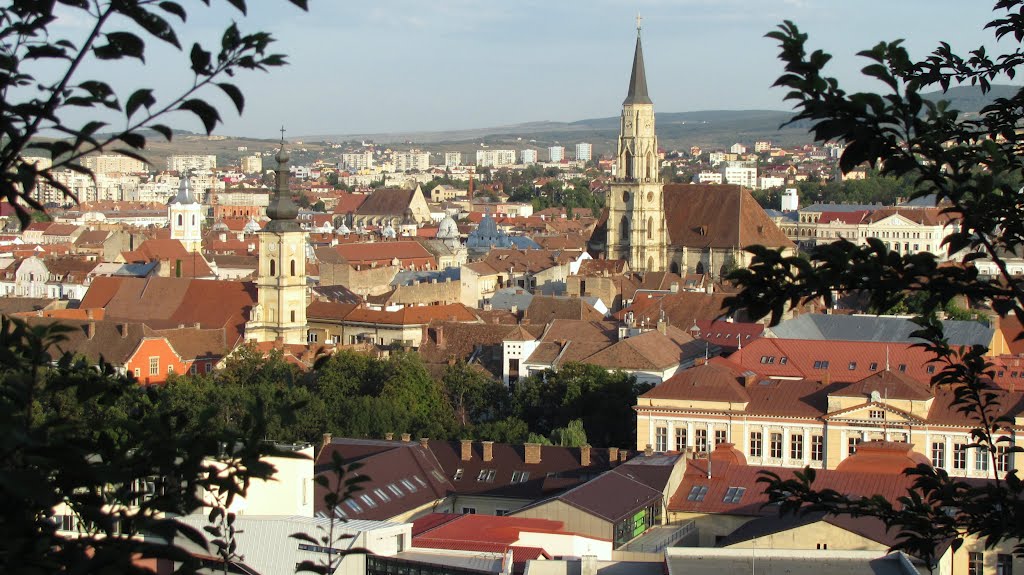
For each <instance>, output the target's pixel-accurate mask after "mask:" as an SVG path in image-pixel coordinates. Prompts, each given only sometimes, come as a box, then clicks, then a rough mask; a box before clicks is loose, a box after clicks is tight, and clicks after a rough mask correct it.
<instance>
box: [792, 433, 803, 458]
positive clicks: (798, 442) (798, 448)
mask: <svg viewBox="0 0 1024 575" xmlns="http://www.w3.org/2000/svg"><path fill="white" fill-rule="evenodd" d="M789 458H790V459H803V458H804V436H803V435H796V434H794V435H790V436H789Z"/></svg>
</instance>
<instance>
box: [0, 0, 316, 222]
mask: <svg viewBox="0 0 1024 575" xmlns="http://www.w3.org/2000/svg"><path fill="white" fill-rule="evenodd" d="M289 1H290V2H291V3H292V4H295V5H296V6H300V7H302V8H303V9H304V8H305V7H306V0H289ZM205 3H206V4H209V2H208V1H207V2H205ZM228 3H229V4H231V5H233V6H235V7H236V8H237V9H238V10H239V11H241V12H242V13H243V14H244V13H245V9H246V5H245V0H229V1H228ZM57 4H58V3H57V2H56V0H13V1H12V2H10V3H8V4H6V5H5V6H3V7H0V38H2V48H0V54H2V56H0V68H2V69H3V74H0V94H2V98H3V99H2V102H3V105H2V106H0V134H2V136H3V137H2V138H0V174H2V176H0V195H2V196H3V197H5V198H7V200H8V201H9V202H10V203H11V204H12V206H14V208H15V210H16V211H17V213H18V217H19V218H20V219H21V222H22V225H23V226H24V225H27V223H28V221H29V218H30V213H31V212H32V210H40V211H42V210H43V206H42V205H41V204H40V203H39V201H38V200H36V199H35V194H34V191H35V188H36V186H37V184H38V183H40V182H42V183H45V184H48V185H50V186H53V187H54V188H56V189H58V190H60V191H61V192H63V193H64V194H65V195H67V196H69V197H72V198H73V197H74V196H73V194H72V193H71V191H70V190H69V189H68V188H67V187H66V186H64V184H62V183H61V182H60V181H59V180H58V179H57V178H56V177H55V175H54V172H55V171H56V170H59V169H64V168H67V169H70V170H74V171H76V172H80V173H84V174H89V175H91V173H90V172H89V170H87V169H86V168H84V167H82V166H81V164H80V160H81V159H82V158H83V157H84V156H86V155H87V154H91V153H94V152H100V151H114V152H117V153H120V154H124V155H126V156H130V157H133V158H136V159H140V160H142V161H146V158H145V157H143V156H142V155H141V154H140V152H141V151H142V150H143V149H144V148H145V147H146V139H147V136H148V135H149V134H150V132H156V133H158V134H160V135H161V136H163V137H164V138H165V139H167V140H170V139H171V135H172V132H171V128H170V127H169V126H167V125H166V124H163V123H161V122H163V121H165V120H166V119H167V118H168V117H169V116H171V115H173V114H175V113H177V112H186V113H190V114H193V115H195V116H196V117H198V118H199V120H200V121H202V123H203V126H204V128H205V129H206V132H207V133H210V132H212V131H213V129H214V128H215V127H216V126H217V124H218V123H220V121H221V120H220V112H219V111H218V110H217V108H216V107H214V106H213V105H211V104H210V103H209V102H208V101H207V100H206V99H205V98H206V97H207V94H209V93H210V90H213V89H219V90H220V91H221V92H222V93H223V94H224V95H225V96H227V97H228V99H230V100H231V102H232V104H233V105H234V107H235V108H236V109H237V110H238V112H241V111H242V109H243V108H244V106H245V97H244V96H243V95H242V92H241V90H239V89H238V87H237V86H236V85H235V84H234V83H232V82H231V81H230V78H231V77H233V76H234V75H235V74H236V73H238V72H241V71H243V70H266V69H268V68H272V67H275V66H280V65H282V64H284V63H285V59H284V56H282V55H280V54H269V53H267V50H268V49H269V47H270V45H271V43H272V42H273V39H272V38H271V36H270V34H267V33H266V32H254V33H251V34H243V33H242V32H241V31H240V30H239V28H238V26H237V25H235V24H231V25H230V26H229V27H228V28H227V29H226V30H224V33H223V34H222V35H221V38H220V41H219V42H218V43H217V45H216V47H212V48H207V47H204V46H203V45H202V44H200V43H194V44H193V45H192V46H191V48H190V50H189V53H188V57H187V59H186V65H187V67H188V69H189V70H190V71H191V73H192V77H193V79H192V82H191V84H190V85H188V86H186V87H185V88H184V89H182V90H181V91H180V92H178V93H177V94H171V95H163V94H157V93H156V91H154V90H153V89H150V88H139V89H137V90H135V91H133V92H131V93H130V94H127V93H123V94H118V92H117V90H116V89H115V88H114V87H113V86H111V84H110V83H108V81H107V79H106V78H104V77H102V75H103V74H106V75H107V77H108V78H111V77H116V76H117V72H116V70H118V67H117V65H116V64H117V62H118V61H121V60H126V59H137V60H139V61H140V62H145V60H146V40H157V41H159V42H162V43H164V44H167V45H169V46H173V47H174V48H176V49H177V50H179V51H183V47H182V45H181V42H180V41H179V39H178V33H177V28H176V27H177V26H181V25H183V24H184V23H185V21H186V18H187V17H188V15H189V12H190V11H191V12H192V13H193V15H195V13H196V9H195V8H188V9H186V8H185V7H184V6H183V5H182V4H179V3H178V2H153V1H150V0H116V1H115V0H97V1H95V2H83V1H69V0H62V1H61V2H59V4H60V6H61V10H63V11H65V16H66V17H68V18H70V19H73V20H76V21H81V22H82V23H84V25H85V26H86V27H87V30H88V32H87V34H86V35H85V37H84V39H81V40H80V39H78V38H73V37H62V36H61V35H60V31H59V29H58V28H56V27H54V26H53V23H54V22H55V21H56V19H57V17H56V15H55V7H56V5H57ZM176 20H180V22H175V21H176ZM86 61H101V62H107V63H108V65H105V66H103V67H100V68H98V69H99V70H101V72H99V73H98V74H100V75H99V76H93V77H86V78H83V77H82V76H83V66H82V64H83V63H84V62H86ZM51 78H52V80H51ZM74 108H92V109H95V110H96V112H97V113H96V116H99V115H100V113H101V111H102V110H104V109H106V110H109V111H112V112H111V113H113V112H118V113H123V115H124V119H123V124H122V126H123V127H118V128H116V129H113V131H108V132H104V131H103V130H104V129H107V128H108V123H107V122H103V121H100V120H96V119H90V120H89V121H87V122H85V123H84V124H82V125H80V126H75V125H72V124H71V123H70V122H69V121H67V120H65V118H67V114H68V113H69V111H70V110H72V109H74ZM45 133H57V134H61V135H63V136H66V137H67V139H47V140H43V139H40V135H41V134H45ZM31 150H41V151H43V152H45V153H48V154H49V155H50V157H51V158H52V159H53V162H52V165H49V166H46V165H37V164H36V163H35V162H33V161H30V160H27V159H26V155H27V154H28V153H29V152H30V151H31ZM36 153H37V154H38V152H36Z"/></svg>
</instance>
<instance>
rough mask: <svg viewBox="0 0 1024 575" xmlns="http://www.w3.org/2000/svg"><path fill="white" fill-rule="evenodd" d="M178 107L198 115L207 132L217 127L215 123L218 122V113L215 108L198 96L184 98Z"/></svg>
mask: <svg viewBox="0 0 1024 575" xmlns="http://www.w3.org/2000/svg"><path fill="white" fill-rule="evenodd" d="M178 109H179V110H186V111H189V112H192V113H193V114H195V115H196V116H198V117H199V119H200V120H201V121H202V122H203V127H205V128H206V133H207V134H210V133H211V132H213V129H214V128H216V127H217V123H218V122H220V113H218V112H217V109H216V108H214V107H213V106H211V105H209V104H207V103H206V102H205V101H203V100H200V99H198V98H192V99H191V100H185V101H184V102H182V103H181V105H180V106H178Z"/></svg>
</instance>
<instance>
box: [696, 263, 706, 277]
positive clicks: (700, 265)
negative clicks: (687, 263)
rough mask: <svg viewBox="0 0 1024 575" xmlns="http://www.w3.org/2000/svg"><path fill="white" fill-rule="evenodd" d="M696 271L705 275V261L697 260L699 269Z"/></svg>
mask: <svg viewBox="0 0 1024 575" xmlns="http://www.w3.org/2000/svg"><path fill="white" fill-rule="evenodd" d="M694 271H695V272H696V273H698V274H701V275H704V262H697V269H696V270H694Z"/></svg>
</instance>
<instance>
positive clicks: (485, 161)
mask: <svg viewBox="0 0 1024 575" xmlns="http://www.w3.org/2000/svg"><path fill="white" fill-rule="evenodd" d="M515 163H516V151H515V150H477V151H476V165H478V166H480V167H483V168H499V167H503V166H513V165H515Z"/></svg>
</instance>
